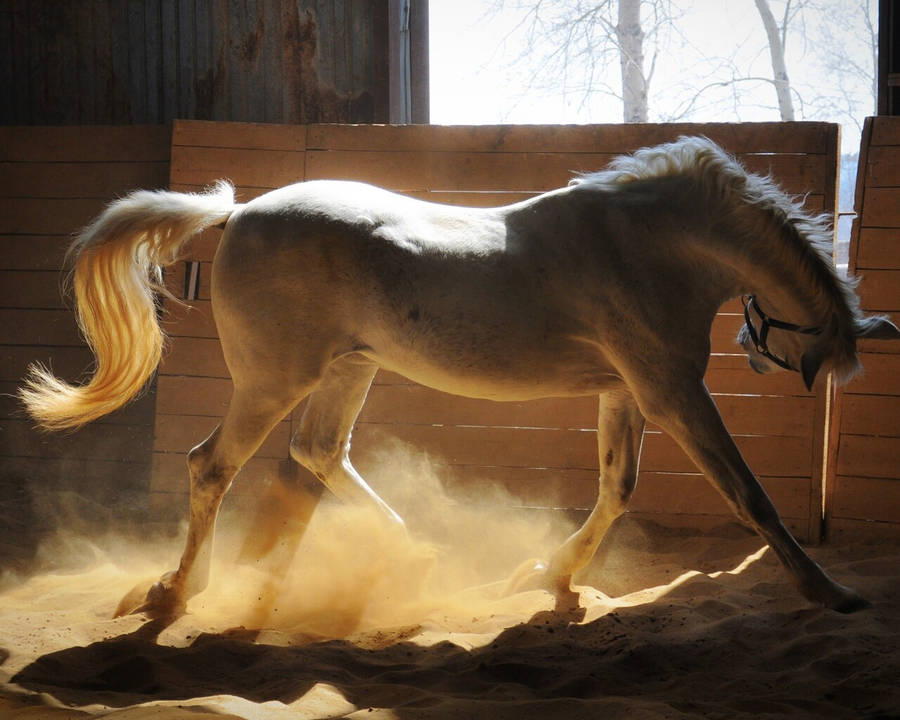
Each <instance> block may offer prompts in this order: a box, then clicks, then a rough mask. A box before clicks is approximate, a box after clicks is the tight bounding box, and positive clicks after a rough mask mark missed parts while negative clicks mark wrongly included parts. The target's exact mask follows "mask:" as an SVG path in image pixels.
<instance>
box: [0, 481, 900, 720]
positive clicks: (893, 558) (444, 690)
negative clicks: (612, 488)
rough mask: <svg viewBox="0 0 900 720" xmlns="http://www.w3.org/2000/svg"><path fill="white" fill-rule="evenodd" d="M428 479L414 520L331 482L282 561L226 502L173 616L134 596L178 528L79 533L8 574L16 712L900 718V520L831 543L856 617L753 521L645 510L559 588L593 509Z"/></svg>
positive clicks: (167, 719) (0, 641) (8, 649)
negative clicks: (205, 560)
mask: <svg viewBox="0 0 900 720" xmlns="http://www.w3.org/2000/svg"><path fill="white" fill-rule="evenodd" d="M404 492H405V491H404ZM404 492H397V493H395V497H394V498H393V499H392V501H393V502H394V503H395V504H396V505H399V506H402V507H404V509H405V512H406V514H407V515H408V516H409V517H411V518H412V520H410V522H409V533H408V534H407V533H397V532H395V531H391V530H388V529H384V528H383V527H382V526H381V525H380V524H379V523H378V522H377V520H376V519H374V518H373V517H371V516H369V515H368V514H366V513H364V512H363V511H360V510H358V509H354V508H344V507H341V506H339V505H337V504H332V503H330V502H328V501H327V500H326V501H324V502H323V503H321V504H320V506H319V508H318V509H317V511H316V514H315V515H314V517H313V521H312V522H311V524H310V527H309V529H308V531H307V533H306V535H305V537H304V539H303V543H302V545H301V549H300V552H299V553H298V554H297V556H296V557H295V558H294V559H293V560H292V561H291V564H290V567H289V572H288V574H287V576H286V577H285V578H284V579H283V580H281V581H278V580H277V579H276V577H275V576H274V575H273V573H272V568H271V556H267V557H263V558H262V559H256V560H254V561H252V562H244V563H241V562H238V561H237V560H236V558H238V557H239V556H240V548H241V547H242V542H244V541H243V540H242V539H241V538H242V537H243V534H242V533H244V532H245V529H240V528H239V527H238V525H239V524H238V523H235V528H236V529H235V530H234V531H233V532H232V531H231V530H230V523H231V520H230V519H229V517H225V518H224V521H223V526H224V532H223V533H222V536H221V542H219V544H218V546H217V553H216V561H215V565H214V568H213V581H212V585H211V587H210V588H209V589H208V590H207V591H206V592H204V593H203V594H202V595H200V596H198V597H197V598H195V599H194V600H193V601H192V602H191V604H190V606H189V613H188V614H186V615H184V616H182V617H180V618H178V619H177V620H176V621H174V622H170V623H166V622H161V621H148V620H147V619H145V618H143V617H140V616H127V617H123V618H118V619H113V618H112V617H111V615H112V613H113V610H114V609H115V607H116V605H117V603H118V602H119V600H120V599H121V598H122V596H123V595H125V594H126V593H127V592H128V590H129V589H130V588H131V587H132V586H134V585H135V584H136V583H139V581H142V580H149V579H150V578H152V577H154V576H157V575H158V574H159V573H160V571H161V570H165V569H167V567H169V566H170V565H171V563H172V561H173V559H174V558H175V557H177V552H178V546H177V544H176V543H174V542H173V541H172V539H159V538H155V539H154V538H144V540H143V541H142V542H139V543H134V542H126V541H124V540H121V539H119V538H114V537H111V536H108V535H107V536H98V537H93V538H91V539H90V540H87V539H84V538H75V537H72V536H67V535H66V534H64V533H61V534H60V535H58V536H57V537H55V538H54V539H52V540H51V541H49V542H48V543H46V544H45V546H44V548H43V549H42V555H41V557H43V558H44V561H45V562H44V568H45V569H44V570H43V571H40V572H35V573H32V574H30V575H26V576H22V577H9V576H6V577H5V578H4V579H3V585H2V592H0V660H2V664H0V681H2V690H0V717H2V718H8V717H9V718H29V719H32V718H53V719H57V718H59V719H62V718H67V719H73V720H74V719H76V718H82V717H105V718H116V719H117V720H124V719H127V720H145V719H150V718H153V719H154V720H176V719H178V720H181V719H183V720H198V718H202V717H204V716H207V715H208V716H215V717H217V718H246V719H248V720H250V719H252V720H269V719H272V720H282V719H287V718H291V719H295V718H299V719H305V718H335V717H355V718H398V719H400V718H404V719H405V718H492V719H493V718H501V719H502V718H515V719H516V720H531V719H536V718H567V719H578V718H629V719H631V718H699V717H703V718H788V717H790V718H890V717H900V542H898V541H896V540H886V539H884V538H883V537H882V538H876V537H874V536H873V537H870V538H868V539H861V540H855V541H853V542H845V543H841V544H840V545H826V546H822V547H818V548H812V549H811V554H812V555H813V557H814V558H816V559H817V560H818V561H819V562H820V563H821V564H823V565H824V566H825V567H826V568H827V569H828V570H829V571H830V572H831V573H832V574H833V575H834V576H835V577H836V578H838V579H839V580H840V581H842V582H844V583H845V584H848V585H851V586H853V587H855V588H856V589H858V590H860V591H861V592H863V593H864V594H865V595H866V596H867V597H868V598H869V599H870V600H871V601H872V602H873V607H872V608H871V609H868V610H866V611H863V612H860V613H856V614H853V615H849V616H845V615H840V614H837V613H834V612H831V611H828V610H823V609H820V608H816V607H811V606H810V605H809V604H808V603H807V602H806V601H804V600H803V599H802V598H801V597H800V596H799V595H798V594H797V593H796V591H795V590H794V588H793V586H792V585H791V584H790V582H789V581H788V580H787V578H786V575H785V573H784V572H783V570H782V569H781V567H780V566H779V565H778V563H777V561H776V560H775V558H774V556H773V553H772V552H771V551H770V550H768V549H767V548H766V547H765V546H764V545H763V544H762V542H761V541H760V540H759V539H758V538H756V537H755V536H752V535H750V534H749V533H747V532H746V531H744V530H742V529H740V528H738V527H737V526H734V525H729V526H723V527H721V528H718V529H716V530H713V531H706V532H702V533H701V532H698V531H692V530H672V529H665V528H662V527H659V526H657V525H655V524H653V523H650V522H647V521H638V520H634V519H629V518H627V517H626V518H624V519H623V520H622V521H620V523H619V524H618V525H617V526H616V527H615V528H614V530H613V532H612V533H611V535H610V537H609V538H608V542H607V543H606V546H605V547H604V549H603V550H602V552H601V553H600V554H599V556H598V558H597V559H596V560H595V562H594V563H593V565H592V566H591V567H590V568H589V569H588V570H587V571H586V572H585V573H584V574H583V575H582V576H581V577H579V578H578V585H577V588H576V589H577V592H578V607H577V608H575V609H566V608H560V609H557V608H556V607H555V605H554V600H553V598H552V597H551V596H550V595H549V594H547V593H545V592H543V591H540V590H532V591H527V592H521V593H516V594H512V595H509V594H505V593H504V590H505V579H506V578H508V576H509V575H510V574H511V573H512V572H513V570H514V569H515V567H516V566H517V565H518V564H519V563H520V562H522V561H523V560H526V559H527V558H528V557H529V554H530V553H534V552H535V549H537V551H538V552H540V553H545V552H546V551H547V549H548V548H550V547H552V546H553V544H554V543H556V542H558V540H559V538H560V537H562V536H563V535H565V533H566V532H567V531H568V530H569V529H570V528H569V526H567V525H566V524H565V523H560V521H559V519H558V517H557V516H553V517H550V516H547V515H546V514H541V513H534V512H526V511H506V512H500V511H498V510H497V509H496V503H494V504H493V505H491V504H487V505H485V506H483V507H478V508H475V507H473V506H472V505H471V504H468V503H460V502H459V499H458V498H452V497H449V496H447V495H446V494H441V495H440V497H437V498H436V497H435V496H434V495H427V494H426V497H427V502H423V500H422V498H421V497H419V498H418V500H411V499H410V498H415V497H418V496H416V494H415V493H411V494H409V493H408V494H406V495H404ZM494 500H496V498H494ZM416 503H418V506H416ZM423 505H424V506H426V507H424V508H423ZM64 548H68V549H69V550H72V549H74V550H77V552H75V553H73V555H74V556H76V557H77V558H78V559H77V561H76V560H72V561H71V562H70V563H68V565H67V562H66V559H65V557H64V552H63V549H64ZM48 557H52V558H53V565H54V569H52V570H48V569H46V568H47V563H46V559H47V558H48Z"/></svg>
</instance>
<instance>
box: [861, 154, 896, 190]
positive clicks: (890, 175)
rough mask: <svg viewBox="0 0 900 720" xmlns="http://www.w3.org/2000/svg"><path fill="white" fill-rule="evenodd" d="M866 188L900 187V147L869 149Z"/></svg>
mask: <svg viewBox="0 0 900 720" xmlns="http://www.w3.org/2000/svg"><path fill="white" fill-rule="evenodd" d="M865 182H866V187H870V188H871V187H894V188H896V187H900V145H894V146H886V147H878V146H873V147H870V148H869V155H868V162H867V164H866V178H865Z"/></svg>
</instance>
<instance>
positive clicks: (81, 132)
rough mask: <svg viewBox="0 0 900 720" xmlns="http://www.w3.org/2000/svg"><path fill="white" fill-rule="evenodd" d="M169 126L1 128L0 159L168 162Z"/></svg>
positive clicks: (50, 161) (53, 161)
mask: <svg viewBox="0 0 900 720" xmlns="http://www.w3.org/2000/svg"><path fill="white" fill-rule="evenodd" d="M171 140H172V134H171V129H170V128H169V126H168V125H70V126H54V127H40V126H33V127H4V128H0V162H48V163H55V162H123V163H127V162H139V163H140V162H168V160H169V149H170V146H171Z"/></svg>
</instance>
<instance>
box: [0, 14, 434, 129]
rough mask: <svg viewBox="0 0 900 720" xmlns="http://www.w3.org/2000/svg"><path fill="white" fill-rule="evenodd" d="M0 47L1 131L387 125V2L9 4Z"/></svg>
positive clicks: (1, 18)
mask: <svg viewBox="0 0 900 720" xmlns="http://www.w3.org/2000/svg"><path fill="white" fill-rule="evenodd" d="M0 47H2V48H3V50H2V53H3V55H2V57H3V62H0V125H32V124H40V125H45V124H61V125H70V124H71V125H74V124H94V123H112V124H135V123H168V122H171V121H172V119H173V118H184V117H188V118H200V119H207V120H210V119H214V120H246V121H258V122H293V123H299V122H379V121H380V122H386V121H387V120H388V76H387V66H388V55H387V52H388V39H387V3H386V2H385V3H383V4H382V3H373V2H369V1H368V0H343V1H342V2H335V1H334V0H248V1H247V2H240V3H236V2H233V1H230V0H130V1H129V2H125V1H124V0H91V2H58V0H5V1H4V3H3V10H2V11H0ZM426 67H427V66H426Z"/></svg>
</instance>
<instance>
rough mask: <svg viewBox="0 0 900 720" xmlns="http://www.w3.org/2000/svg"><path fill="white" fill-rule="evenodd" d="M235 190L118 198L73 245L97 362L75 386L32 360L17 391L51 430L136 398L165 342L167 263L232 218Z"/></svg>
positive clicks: (81, 305) (85, 324) (78, 293)
mask: <svg viewBox="0 0 900 720" xmlns="http://www.w3.org/2000/svg"><path fill="white" fill-rule="evenodd" d="M234 208H235V202H234V189H233V188H232V187H231V185H230V184H228V183H226V182H219V183H218V184H217V185H216V186H215V187H214V188H212V189H210V190H209V191H207V192H205V193H202V194H185V193H177V192H168V191H155V192H154V191H146V190H141V191H138V192H134V193H132V194H130V195H128V196H126V197H124V198H122V199H121V200H117V201H116V202H114V203H112V204H111V205H110V206H109V207H107V208H106V210H104V212H103V213H102V214H101V215H100V216H99V217H98V218H97V219H96V220H95V221H94V222H93V223H92V224H91V225H90V226H89V227H87V228H86V229H85V230H84V231H83V232H82V233H81V234H80V235H79V236H78V237H77V238H76V239H75V241H74V242H73V243H72V246H71V247H70V248H69V255H68V257H69V258H71V260H72V264H73V270H72V284H73V287H74V291H75V309H76V315H77V320H78V325H79V327H80V328H81V332H82V334H83V335H84V338H85V340H86V341H87V343H88V345H89V346H90V348H91V350H92V351H93V353H94V357H95V360H96V363H95V367H94V370H93V376H92V377H91V378H90V380H88V381H87V383H86V384H84V385H70V384H68V383H66V382H64V381H62V380H60V379H58V378H57V377H55V376H54V375H53V373H52V372H51V371H50V370H48V369H47V368H45V367H43V366H42V365H40V364H37V363H35V364H33V365H32V366H31V367H30V368H29V370H28V375H27V377H26V379H25V385H24V387H23V388H21V389H20V391H19V397H20V398H21V400H22V402H23V403H24V405H25V407H26V409H27V410H28V413H29V414H30V415H31V416H32V417H33V418H34V419H35V420H36V421H37V422H38V424H39V425H40V426H41V427H43V428H45V429H48V430H62V429H66V428H76V427H80V426H82V425H84V424H85V423H88V422H90V421H91V420H95V419H97V418H99V417H101V416H103V415H106V414H107V413H110V412H112V411H113V410H116V409H118V408H120V407H122V406H123V405H124V404H125V403H127V402H128V401H129V400H131V399H132V398H133V397H134V396H135V395H136V394H137V392H138V391H139V390H140V389H141V388H142V387H143V386H144V384H145V383H146V382H147V380H148V378H149V377H150V375H151V374H152V373H153V371H154V370H155V369H156V366H157V365H158V364H159V360H160V357H161V355H162V349H163V342H164V340H165V337H164V334H163V332H162V329H161V328H160V325H159V321H158V318H157V306H156V296H155V293H156V292H162V293H164V294H168V293H167V292H166V290H165V288H163V287H162V268H163V267H166V266H168V265H171V264H173V263H174V262H176V261H177V260H178V258H179V255H180V253H181V251H182V248H183V246H184V245H185V243H186V242H187V240H188V239H189V238H190V237H191V236H192V235H194V234H196V233H198V232H200V231H202V230H204V229H205V228H208V227H210V226H212V225H215V224H217V223H221V222H224V221H225V220H227V219H228V217H229V216H230V215H231V213H232V212H233V210H234Z"/></svg>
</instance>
